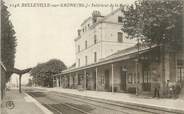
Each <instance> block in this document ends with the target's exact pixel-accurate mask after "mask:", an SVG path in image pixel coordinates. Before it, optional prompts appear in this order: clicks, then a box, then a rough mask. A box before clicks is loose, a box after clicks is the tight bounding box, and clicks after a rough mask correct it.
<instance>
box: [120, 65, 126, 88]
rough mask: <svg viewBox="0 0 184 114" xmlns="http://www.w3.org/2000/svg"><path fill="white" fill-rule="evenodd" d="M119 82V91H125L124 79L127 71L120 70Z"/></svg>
mask: <svg viewBox="0 0 184 114" xmlns="http://www.w3.org/2000/svg"><path fill="white" fill-rule="evenodd" d="M120 72H121V73H120V78H121V79H120V80H121V82H120V83H121V84H120V85H121V90H123V91H126V79H127V70H124V69H122V68H121V69H120Z"/></svg>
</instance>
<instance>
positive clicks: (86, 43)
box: [85, 40, 88, 49]
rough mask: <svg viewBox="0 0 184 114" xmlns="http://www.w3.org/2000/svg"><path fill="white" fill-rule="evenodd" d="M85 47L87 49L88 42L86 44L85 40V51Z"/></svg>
mask: <svg viewBox="0 0 184 114" xmlns="http://www.w3.org/2000/svg"><path fill="white" fill-rule="evenodd" d="M87 47H88V42H87V40H86V41H85V48H86V49H87Z"/></svg>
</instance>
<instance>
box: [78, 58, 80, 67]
mask: <svg viewBox="0 0 184 114" xmlns="http://www.w3.org/2000/svg"><path fill="white" fill-rule="evenodd" d="M78 67H80V59H78Z"/></svg>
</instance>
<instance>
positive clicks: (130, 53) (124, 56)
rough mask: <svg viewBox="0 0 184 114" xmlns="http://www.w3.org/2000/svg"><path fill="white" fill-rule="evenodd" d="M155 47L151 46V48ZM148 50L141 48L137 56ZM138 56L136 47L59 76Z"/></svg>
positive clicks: (64, 72) (147, 48)
mask: <svg viewBox="0 0 184 114" xmlns="http://www.w3.org/2000/svg"><path fill="white" fill-rule="evenodd" d="M155 47H157V46H156V45H154V46H152V48H155ZM149 49H150V47H148V46H141V48H140V50H139V54H143V53H145V52H148V51H149ZM137 54H138V50H137V47H136V45H135V46H133V47H130V48H127V49H124V50H121V51H118V52H116V53H114V54H112V55H110V56H108V57H106V58H104V59H101V60H100V61H99V62H98V63H94V64H90V65H87V66H82V67H79V68H73V69H66V70H64V71H62V73H60V74H67V73H71V72H75V71H79V70H84V69H89V68H93V67H97V66H101V65H105V64H112V63H114V62H119V61H123V60H128V59H132V58H136V57H137ZM57 75H59V74H57Z"/></svg>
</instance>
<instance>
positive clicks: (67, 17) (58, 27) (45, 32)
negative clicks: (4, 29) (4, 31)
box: [6, 0, 134, 83]
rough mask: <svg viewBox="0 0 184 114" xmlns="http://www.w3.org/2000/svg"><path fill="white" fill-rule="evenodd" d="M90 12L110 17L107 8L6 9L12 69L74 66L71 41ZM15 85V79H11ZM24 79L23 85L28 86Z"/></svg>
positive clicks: (102, 1)
mask: <svg viewBox="0 0 184 114" xmlns="http://www.w3.org/2000/svg"><path fill="white" fill-rule="evenodd" d="M133 1H134V0H114V1H112V0H6V3H7V6H9V5H10V4H16V3H39V2H40V3H69V2H70V3H79V2H80V3H98V4H110V3H118V4H120V3H122V4H129V3H132V2H133ZM93 10H99V11H100V12H101V14H102V15H106V14H108V13H110V11H111V10H112V9H111V8H110V7H107V8H104V7H98V8H97V7H95V8H94V7H93V8H92V7H88V8H71V7H68V8H63V7H55V8H54V7H45V8H38V7H37V8H35V7H17V8H14V7H9V11H10V13H11V17H10V18H11V21H12V23H13V25H14V29H15V31H16V37H17V44H18V45H17V48H16V58H15V67H16V68H19V69H24V68H28V67H34V66H35V65H37V64H38V63H42V62H46V61H48V60H50V59H53V58H57V59H60V60H62V61H63V62H64V63H65V64H66V65H67V66H70V65H72V64H73V63H74V62H75V47H74V46H75V45H74V39H75V38H76V37H77V29H79V28H80V24H81V23H82V22H83V21H84V19H86V18H88V17H89V16H91V13H92V11H93ZM12 77H13V79H12V80H13V82H16V81H15V79H16V75H13V76H12ZM27 78H28V74H27V76H23V79H22V80H23V83H26V82H27Z"/></svg>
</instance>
